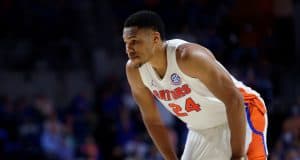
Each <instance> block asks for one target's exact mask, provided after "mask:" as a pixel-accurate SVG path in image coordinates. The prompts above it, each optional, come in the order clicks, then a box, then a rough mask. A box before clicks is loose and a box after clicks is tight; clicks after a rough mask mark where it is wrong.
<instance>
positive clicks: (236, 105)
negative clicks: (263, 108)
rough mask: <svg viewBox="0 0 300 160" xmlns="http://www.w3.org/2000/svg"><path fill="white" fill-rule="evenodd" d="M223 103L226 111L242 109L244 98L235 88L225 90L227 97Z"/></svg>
mask: <svg viewBox="0 0 300 160" xmlns="http://www.w3.org/2000/svg"><path fill="white" fill-rule="evenodd" d="M224 103H225V106H226V110H227V111H237V110H243V107H242V106H243V104H244V100H243V97H242V95H241V93H240V92H239V91H238V90H237V89H232V90H231V91H229V92H227V97H226V100H225V102H224Z"/></svg>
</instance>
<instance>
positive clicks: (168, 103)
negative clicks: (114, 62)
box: [123, 11, 267, 160]
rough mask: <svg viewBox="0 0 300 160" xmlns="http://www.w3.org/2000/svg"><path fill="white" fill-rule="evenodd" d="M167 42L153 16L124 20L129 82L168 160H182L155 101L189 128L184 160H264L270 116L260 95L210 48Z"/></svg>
mask: <svg viewBox="0 0 300 160" xmlns="http://www.w3.org/2000/svg"><path fill="white" fill-rule="evenodd" d="M164 38H165V37H164V25H163V22H162V20H161V18H160V17H159V15H157V14H156V13H154V12H152V11H139V12H137V13H134V14H132V15H131V16H129V17H128V18H127V20H126V21H125V24H124V30H123V39H124V42H125V44H126V53H127V55H128V57H129V60H128V62H127V65H126V74H127V79H128V82H129V85H130V87H131V91H132V95H133V97H134V98H135V100H136V102H137V104H138V106H139V109H140V111H141V114H142V117H143V121H144V124H145V126H146V128H147V130H148V132H149V134H150V136H151V138H152V140H153V141H154V143H155V145H156V146H157V148H158V149H159V151H160V152H161V153H162V155H163V157H164V158H165V159H167V160H176V159H177V156H176V154H175V151H174V147H175V146H172V145H171V143H170V140H169V138H168V133H167V130H166V128H165V127H164V125H163V123H162V121H161V118H160V116H159V113H158V109H157V107H156V106H155V103H154V97H156V98H157V99H158V100H160V102H161V103H162V104H163V105H164V106H165V108H166V109H168V110H169V111H170V112H171V113H172V114H174V115H175V116H176V117H178V118H179V119H181V120H182V121H183V122H185V123H186V124H187V127H188V129H189V133H188V137H187V142H186V145H185V149H184V152H183V155H182V157H181V158H182V159H183V160H229V159H249V160H265V159H266V158H267V148H266V128H267V114H266V108H265V105H264V102H263V100H262V99H261V97H260V95H259V94H258V93H257V92H255V91H254V90H252V89H251V88H249V87H247V86H245V85H244V84H243V83H242V82H239V81H237V80H236V79H235V78H234V77H232V76H231V75H230V73H229V72H228V71H227V70H226V69H225V68H224V67H223V66H222V65H221V64H220V63H219V62H218V61H217V60H216V59H215V58H214V56H213V55H212V54H211V52H210V51H209V50H208V49H206V48H204V47H202V46H200V45H197V44H194V43H189V42H186V41H183V40H180V39H174V40H168V41H165V40H164Z"/></svg>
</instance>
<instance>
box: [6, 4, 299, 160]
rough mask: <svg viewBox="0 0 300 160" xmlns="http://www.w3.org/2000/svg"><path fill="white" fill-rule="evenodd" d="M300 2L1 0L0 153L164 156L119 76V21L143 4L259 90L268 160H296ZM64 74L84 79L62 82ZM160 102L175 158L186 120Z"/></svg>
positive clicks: (67, 158) (175, 33)
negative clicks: (265, 113)
mask: <svg viewBox="0 0 300 160" xmlns="http://www.w3.org/2000/svg"><path fill="white" fill-rule="evenodd" d="M296 4H298V2H297V1H292V0H253V1H247V2H246V1H243V0H224V1H217V0H172V1H171V0H164V1H160V0H143V1H138V0H111V1H108V0H104V1H96V0H84V1H79V0H43V1H38V0H2V1H1V2H0V17H1V18H0V26H1V29H0V35H1V36H0V73H1V74H0V94H1V99H0V159H49V160H60V159H63V160H73V159H75V160H77V159H78V160H79V159H83V160H85V159H89V160H115V159H116V160H118V159H125V160H144V159H146V160H161V159H162V157H161V155H160V154H159V153H158V151H157V149H156V148H155V147H154V145H153V143H152V141H151V139H150V138H149V135H148V134H147V132H146V131H145V127H144V125H143V123H142V119H141V117H140V113H139V110H138V108H137V106H136V104H135V102H134V100H133V99H132V96H131V93H130V89H129V87H128V84H127V81H126V77H125V74H124V65H125V63H126V60H127V57H126V54H125V52H124V46H123V42H122V36H121V35H122V25H123V22H124V20H125V18H126V17H127V16H128V15H130V14H131V13H133V12H134V11H137V10H139V9H151V10H154V11H156V12H158V13H159V14H160V15H161V16H162V18H163V19H164V21H165V22H166V33H167V38H168V39H171V38H182V39H185V40H188V41H191V42H195V43H199V44H201V45H203V46H205V47H207V48H208V49H210V50H211V51H212V52H213V53H214V54H215V56H216V57H217V59H218V60H219V61H220V62H221V63H223V64H224V66H225V67H226V68H228V69H229V71H230V72H231V73H232V74H233V75H234V76H235V77H236V78H237V79H239V80H241V81H243V82H244V83H245V84H247V85H248V86H250V87H251V88H253V89H255V90H257V91H258V92H259V93H260V94H261V96H262V97H263V98H264V100H265V102H266V104H267V107H268V110H269V133H268V142H269V144H268V145H269V153H270V159H271V160H297V159H300V139H299V137H300V119H299V118H300V85H299V84H298V83H297V82H299V81H300V76H299V75H300V74H299V71H300V70H299V64H298V63H297V60H298V59H299V55H300V53H296V50H295V48H296V47H295V46H296V43H295V39H296V37H295V32H296V31H295V30H296V28H295V27H294V23H295V19H297V18H293V16H294V11H293V10H294V8H295V5H296ZM298 19H300V18H299V17H298ZM70 72H75V73H77V72H80V73H84V75H85V76H84V78H82V77H81V76H71V77H69V78H65V77H66V75H68V74H69V73H70ZM36 73H43V75H44V76H35V75H36ZM50 74H51V76H49V75H50ZM12 75H13V76H12ZM15 75H17V76H15ZM37 77H44V78H37ZM49 77H51V78H49ZM36 79H39V80H38V81H37V80H36ZM54 81H55V83H52V82H54ZM36 82H39V83H38V84H37V83H36ZM49 82H51V83H49ZM28 84H30V87H29V89H28ZM26 86H27V87H26ZM24 88H26V89H24ZM74 88H76V89H75V90H74ZM68 91H72V94H67V93H68ZM157 104H158V107H159V108H160V111H161V114H162V117H163V120H164V122H165V123H166V125H167V127H168V129H169V132H170V136H171V138H172V142H173V143H174V146H176V149H177V153H178V155H180V154H181V153H182V150H183V148H184V143H185V137H186V132H187V131H186V128H185V125H184V124H183V123H182V122H180V121H179V120H178V119H175V118H174V117H172V116H171V115H170V114H169V113H168V112H167V111H166V110H165V109H163V107H162V106H161V104H159V103H157Z"/></svg>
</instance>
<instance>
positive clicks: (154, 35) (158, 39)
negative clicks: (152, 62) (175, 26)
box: [153, 32, 160, 43]
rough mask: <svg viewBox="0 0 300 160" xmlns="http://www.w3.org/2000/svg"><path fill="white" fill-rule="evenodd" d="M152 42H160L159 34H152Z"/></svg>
mask: <svg viewBox="0 0 300 160" xmlns="http://www.w3.org/2000/svg"><path fill="white" fill-rule="evenodd" d="M153 40H154V43H158V42H159V41H160V33H159V32H153Z"/></svg>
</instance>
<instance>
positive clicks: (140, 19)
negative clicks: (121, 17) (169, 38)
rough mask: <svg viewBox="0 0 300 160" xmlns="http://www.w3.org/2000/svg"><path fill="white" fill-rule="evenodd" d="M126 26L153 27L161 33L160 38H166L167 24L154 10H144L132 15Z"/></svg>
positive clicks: (126, 21)
mask: <svg viewBox="0 0 300 160" xmlns="http://www.w3.org/2000/svg"><path fill="white" fill-rule="evenodd" d="M124 27H138V28H151V29H153V30H155V31H157V32H159V33H160V38H161V39H162V40H164V39H165V26H164V22H163V20H162V18H161V17H160V16H159V15H158V14H157V13H155V12H153V11H148V10H142V11H138V12H135V13H133V14H132V15H130V16H129V17H128V18H127V19H126V20H125V23H124Z"/></svg>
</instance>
